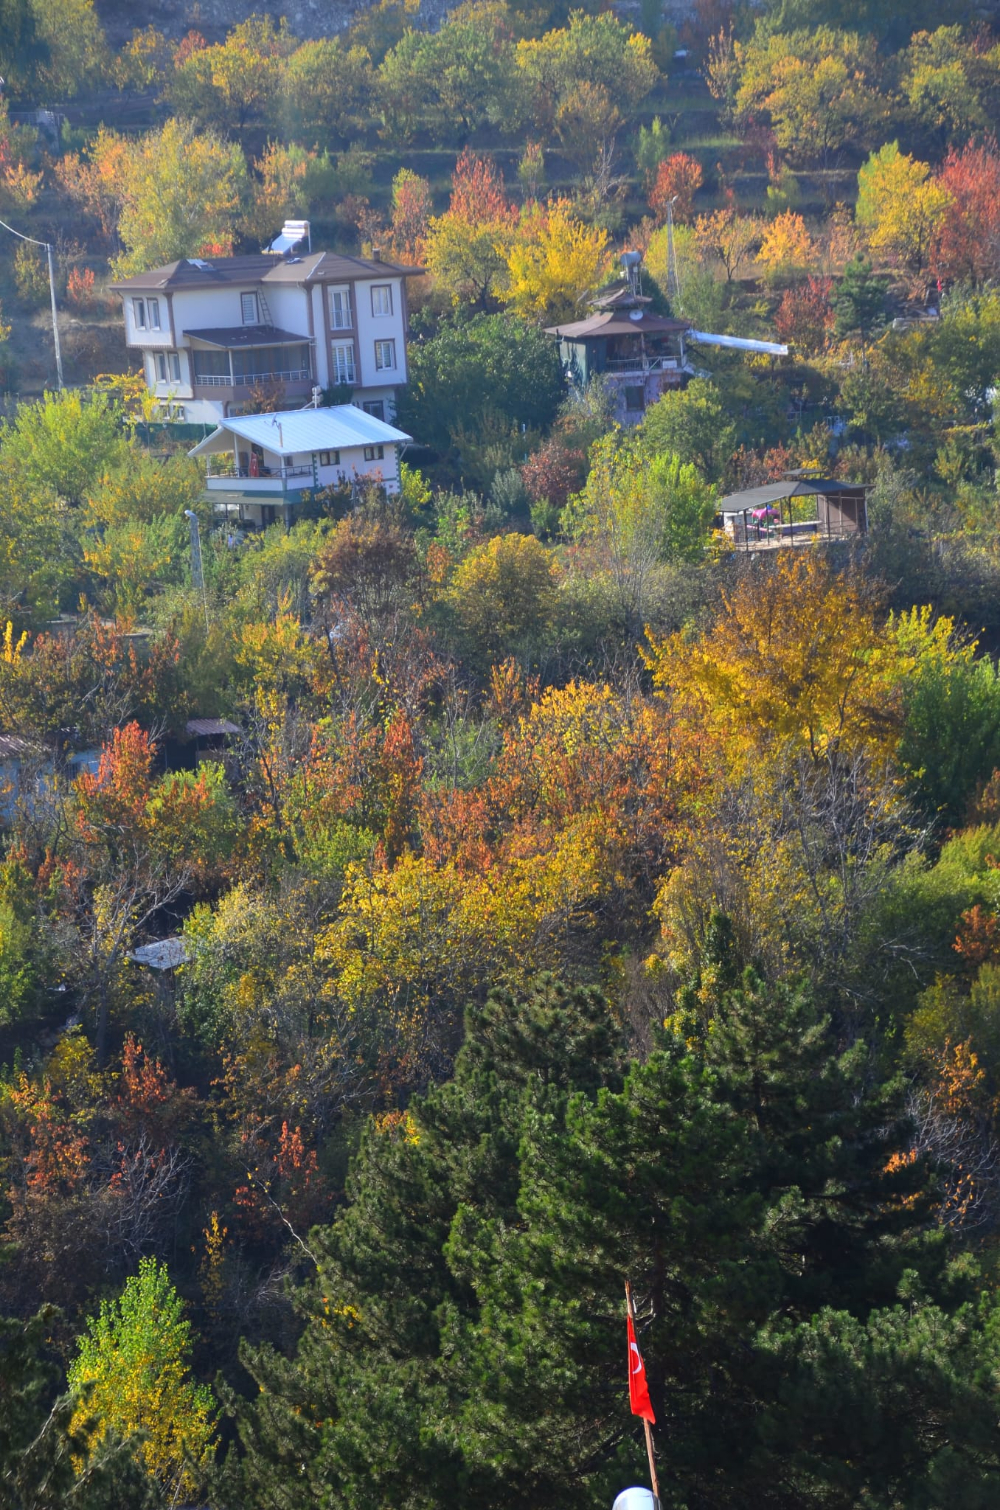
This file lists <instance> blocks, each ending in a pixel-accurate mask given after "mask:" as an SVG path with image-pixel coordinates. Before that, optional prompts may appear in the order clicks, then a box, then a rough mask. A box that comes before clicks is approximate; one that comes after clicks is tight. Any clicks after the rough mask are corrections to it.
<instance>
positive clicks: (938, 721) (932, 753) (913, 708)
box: [899, 631, 1000, 827]
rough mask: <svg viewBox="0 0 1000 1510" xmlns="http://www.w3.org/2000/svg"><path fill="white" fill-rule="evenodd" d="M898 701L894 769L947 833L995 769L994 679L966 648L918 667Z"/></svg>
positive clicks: (999, 722) (998, 753) (999, 745)
mask: <svg viewBox="0 0 1000 1510" xmlns="http://www.w3.org/2000/svg"><path fill="white" fill-rule="evenodd" d="M904 632H905V631H904ZM903 700H904V710H905V711H904V724H903V734H902V739H901V741H900V746H899V759H900V763H901V765H902V767H903V769H904V770H905V771H906V772H907V773H908V774H909V775H910V777H911V780H912V782H913V785H914V788H915V790H916V792H917V793H918V794H919V797H920V801H921V804H922V805H923V806H924V807H925V808H926V810H927V811H928V813H929V814H931V815H932V816H935V817H937V818H938V819H939V820H940V821H941V822H942V823H943V824H945V825H946V826H948V827H952V826H954V825H956V824H958V823H960V822H961V820H962V819H963V817H964V816H965V812H966V809H967V807H968V804H969V801H970V799H971V798H972V796H973V795H974V794H975V791H976V788H977V786H980V785H982V784H985V782H986V781H988V780H989V778H990V776H991V775H992V774H993V772H994V770H996V769H997V768H998V767H1000V677H998V674H997V670H996V668H995V666H994V665H993V662H992V661H991V660H990V658H989V657H988V656H982V657H980V658H979V659H976V658H975V657H974V655H973V647H971V646H970V647H969V649H968V653H967V654H965V655H963V656H962V657H961V659H959V660H954V659H949V660H947V661H945V660H938V659H937V658H936V657H927V658H925V659H924V660H922V661H921V662H919V663H918V665H917V669H916V673H915V675H914V676H912V677H911V678H909V679H908V680H907V684H906V686H905V687H904V689H903Z"/></svg>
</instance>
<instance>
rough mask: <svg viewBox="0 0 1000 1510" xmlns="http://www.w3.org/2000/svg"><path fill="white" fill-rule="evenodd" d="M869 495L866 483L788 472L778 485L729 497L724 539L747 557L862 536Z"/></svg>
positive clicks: (724, 503) (723, 511) (724, 515)
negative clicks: (748, 552) (755, 551)
mask: <svg viewBox="0 0 1000 1510" xmlns="http://www.w3.org/2000/svg"><path fill="white" fill-rule="evenodd" d="M868 492H869V489H868V486H867V485H866V484H865V483H856V482H840V481H839V480H838V479H837V478H834V477H819V476H817V475H815V474H814V473H806V472H789V473H787V474H786V475H785V477H784V478H782V479H781V480H780V481H777V482H766V483H763V484H761V486H760V487H756V488H746V489H744V490H743V492H740V493H730V494H729V496H728V497H726V498H723V499H722V501H721V503H720V504H719V513H720V514H721V516H722V527H723V530H724V531H725V533H726V534H727V535H728V536H729V538H730V539H731V540H732V541H733V542H734V544H735V545H737V546H740V547H742V548H743V549H744V550H747V551H753V550H768V549H773V548H775V547H776V546H782V545H801V544H804V543H808V542H810V541H813V540H819V541H820V542H823V541H832V540H844V539H849V538H851V537H852V536H857V535H864V534H867V531H868V503H867V499H868ZM797 499H801V500H802V502H801V504H800V505H799V506H798V507H796V500H797Z"/></svg>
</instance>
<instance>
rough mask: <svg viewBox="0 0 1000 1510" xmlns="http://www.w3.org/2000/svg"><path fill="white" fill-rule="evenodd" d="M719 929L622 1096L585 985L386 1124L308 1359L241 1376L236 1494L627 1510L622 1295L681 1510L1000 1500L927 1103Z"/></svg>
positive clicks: (553, 987)
mask: <svg viewBox="0 0 1000 1510" xmlns="http://www.w3.org/2000/svg"><path fill="white" fill-rule="evenodd" d="M709 935H710V947H709V950H708V952H707V959H706V967H705V969H704V970H703V972H702V975H701V978H700V979H699V980H698V981H696V982H693V983H692V986H691V989H690V990H689V991H688V992H686V993H685V995H684V999H683V1001H682V1002H681V1004H680V1010H679V1012H678V1014H677V1016H676V1018H674V1019H672V1020H670V1022H669V1023H668V1024H667V1026H666V1028H665V1030H664V1031H663V1033H662V1034H661V1036H660V1038H659V1041H658V1042H657V1044H656V1046H655V1047H654V1050H653V1052H652V1053H651V1054H650V1055H649V1056H648V1058H647V1059H646V1060H645V1061H644V1062H642V1063H633V1064H632V1065H630V1066H629V1067H628V1069H627V1072H626V1073H625V1074H624V1077H622V1066H621V1064H620V1061H619V1056H618V1051H617V1045H616V1042H615V1037H614V1034H613V1031H612V1029H611V1025H610V1022H609V1020H608V1017H607V1013H606V1009H605V1008H604V1007H603V1004H602V1003H601V1002H600V1000H599V998H597V997H596V996H595V995H593V994H591V993H581V992H568V991H567V990H566V989H565V988H564V987H560V986H559V985H558V983H556V982H554V981H552V980H551V979H545V980H542V981H540V982H539V983H538V984H537V986H536V989H535V991H534V992H533V993H531V994H530V995H529V996H528V997H527V998H526V999H525V1000H523V1001H517V1000H514V999H512V998H510V997H506V996H498V995H494V996H493V997H491V998H490V1000H489V1001H488V1003H487V1004H486V1006H485V1007H484V1008H483V1009H481V1010H478V1011H470V1013H469V1015H468V1019H467V1037H466V1042H465V1046H464V1047H463V1049H462V1052H461V1054H460V1056H459V1059H458V1062H457V1064H456V1070H455V1075H454V1077H453V1079H452V1081H451V1082H449V1083H448V1084H447V1085H445V1086H442V1087H440V1088H438V1089H436V1090H434V1091H432V1092H431V1093H430V1094H429V1095H428V1096H427V1097H425V1098H424V1099H423V1101H421V1102H418V1103H416V1104H415V1105H414V1106H413V1107H412V1108H411V1110H410V1112H409V1113H407V1114H406V1115H405V1116H398V1115H397V1116H396V1117H394V1118H392V1119H384V1120H383V1121H382V1122H381V1123H378V1122H376V1123H375V1124H373V1126H372V1128H371V1129H370V1130H369V1132H368V1133H367V1135H366V1137H365V1140H364V1142H363V1145H362V1149H361V1152H360V1154H359V1157H358V1159H357V1161H356V1163H355V1166H354V1170H353V1173H352V1179H351V1188H350V1205H349V1206H348V1207H347V1209H346V1210H345V1211H344V1212H343V1214H342V1215H341V1217H340V1218H339V1219H338V1220H337V1221H336V1222H335V1223H334V1224H333V1226H332V1227H331V1228H328V1229H327V1230H326V1231H325V1232H322V1233H316V1234H313V1237H312V1239H311V1242H312V1243H313V1244H314V1251H315V1252H316V1253H317V1257H318V1266H319V1274H318V1279H317V1281H316V1283H315V1284H312V1285H309V1286H307V1287H305V1288H304V1290H303V1291H302V1292H301V1293H300V1296H299V1305H300V1309H301V1312H302V1315H303V1320H304V1331H303V1335H302V1338H301V1341H300V1343H299V1346H298V1350H297V1353H296V1356H295V1357H294V1358H292V1359H284V1358H279V1357H278V1356H277V1355H275V1354H274V1353H271V1352H267V1351H266V1350H264V1351H258V1352H256V1353H248V1354H247V1355H246V1360H245V1361H246V1362H247V1364H248V1366H249V1367H250V1369H251V1371H252V1372H253V1374H254V1375H255V1377H256V1379H257V1381H258V1383H259V1385H260V1386H261V1390H262V1393H261V1395H260V1397H259V1398H258V1400H257V1401H256V1402H254V1403H252V1404H250V1405H243V1406H242V1407H236V1409H237V1415H238V1418H239V1428H240V1435H241V1440H242V1445H243V1449H244V1454H245V1455H244V1457H243V1460H242V1462H240V1461H238V1460H237V1459H236V1458H231V1460H230V1462H229V1464H228V1465H227V1468H226V1474H225V1476H224V1478H223V1481H222V1482H221V1483H220V1486H219V1490H218V1499H219V1503H220V1504H223V1505H233V1506H236V1505H240V1506H258V1505H259V1506H261V1507H263V1506H265V1505H266V1506H268V1507H269V1510H270V1507H274V1510H300V1507H302V1510H304V1507H306V1506H313V1505H316V1504H320V1503H322V1504H323V1505H325V1506H329V1507H331V1510H372V1507H374V1506H378V1507H380V1510H381V1507H387V1510H388V1507H390V1506H392V1507H394V1510H396V1507H400V1506H405V1507H407V1510H432V1507H434V1510H437V1507H439V1506H440V1505H441V1504H443V1503H452V1502H454V1501H455V1500H459V1501H463V1502H468V1503H473V1504H475V1505H476V1506H477V1507H483V1510H508V1507H512V1506H515V1505H516V1506H518V1507H524V1510H571V1507H573V1510H580V1507H590V1506H593V1507H594V1510H597V1507H598V1506H602V1507H605V1510H606V1506H607V1505H608V1504H609V1503H610V1502H611V1500H612V1498H613V1497H614V1494H615V1493H616V1492H617V1490H619V1489H620V1488H621V1487H622V1485H623V1484H625V1483H627V1482H629V1480H631V1479H635V1478H637V1477H638V1476H640V1475H641V1474H642V1472H643V1451H642V1445H641V1444H642V1437H641V1432H640V1431H639V1430H637V1429H636V1423H635V1422H634V1420H633V1418H632V1417H631V1416H630V1414H629V1412H628V1406H627V1395H626V1390H625V1370H624V1330H623V1305H622V1281H623V1279H624V1278H625V1277H629V1278H630V1279H631V1281H632V1283H633V1287H634V1290H635V1293H636V1296H637V1299H638V1301H639V1312H640V1323H639V1324H640V1335H641V1341H642V1346H643V1353H644V1357H645V1361H646V1367H647V1373H648V1376H649V1380H650V1386H651V1392H652V1396H653V1402H654V1405H655V1408H656V1411H657V1417H658V1422H659V1427H658V1441H659V1450H660V1462H661V1489H662V1492H663V1498H664V1503H665V1505H669V1506H671V1507H677V1510H680V1507H681V1506H685V1507H690V1510H702V1507H704V1510H709V1507H711V1510H728V1507H730V1506H731V1507H733V1510H736V1507H737V1506H745V1505H747V1504H753V1505H755V1506H756V1505H761V1506H775V1507H780V1510H792V1507H793V1506H794V1507H796V1510H798V1507H802V1506H808V1507H815V1510H827V1507H830V1506H833V1507H837V1510H839V1507H840V1506H843V1507H844V1510H847V1507H848V1506H854V1505H857V1504H858V1503H861V1502H862V1501H864V1502H866V1503H869V1502H870V1503H872V1504H873V1505H874V1504H879V1505H884V1506H886V1507H889V1506H896V1505H902V1504H906V1505H907V1506H909V1505H913V1506H927V1507H930V1506H931V1505H937V1504H940V1503H942V1502H943V1501H942V1499H941V1498H939V1497H938V1486H939V1485H943V1486H947V1487H951V1486H954V1487H955V1488H956V1490H961V1491H962V1493H960V1494H959V1495H958V1498H957V1499H956V1503H959V1502H960V1503H963V1504H965V1503H969V1504H972V1505H977V1504H979V1503H980V1502H983V1501H982V1494H984V1493H986V1492H987V1491H991V1492H995V1491H996V1488H997V1486H998V1484H1000V1479H998V1474H1000V1431H998V1429H997V1426H996V1422H995V1411H994V1416H993V1417H991V1416H990V1411H991V1409H992V1396H991V1384H990V1380H991V1379H992V1377H993V1375H992V1372H991V1370H992V1369H993V1366H994V1363H993V1359H994V1354H995V1351H996V1343H995V1341H994V1338H995V1336H996V1335H997V1334H998V1333H1000V1323H998V1322H997V1321H995V1320H994V1319H993V1317H992V1314H991V1313H990V1312H989V1311H984V1312H983V1314H982V1315H981V1316H980V1315H977V1314H976V1313H975V1312H974V1311H973V1310H972V1309H971V1306H970V1302H969V1298H968V1296H969V1288H970V1284H971V1277H970V1275H969V1274H968V1273H963V1272H962V1271H961V1266H959V1267H958V1268H956V1267H955V1266H954V1265H952V1266H951V1267H949V1266H948V1265H947V1263H946V1257H947V1254H946V1249H945V1245H944V1242H943V1239H942V1238H941V1237H940V1235H939V1234H938V1233H937V1232H936V1230H935V1229H934V1227H933V1224H932V1223H929V1222H928V1211H929V1201H930V1195H931V1186H930V1175H929V1171H928V1170H927V1169H926V1168H925V1167H924V1166H923V1165H922V1164H921V1163H920V1162H919V1161H916V1160H912V1159H911V1158H909V1156H908V1153H907V1146H908V1128H907V1125H906V1122H905V1118H903V1117H902V1116H901V1111H900V1107H901V1098H900V1087H899V1086H898V1085H896V1084H894V1083H890V1084H889V1085H886V1086H883V1085H880V1084H879V1083H878V1080H877V1077H876V1076H875V1075H874V1074H873V1073H872V1069H871V1065H870V1063H869V1061H868V1058H867V1056H866V1054H865V1051H864V1049H863V1047H862V1046H857V1045H856V1046H854V1047H853V1048H851V1049H848V1050H847V1051H846V1052H845V1051H844V1048H843V1046H842V1045H839V1044H837V1042H836V1041H835V1040H834V1037H833V1034H832V1032H831V1029H830V1025H829V1023H828V1022H827V1021H826V1020H825V1019H824V1017H823V1015H822V1013H821V1012H820V1011H819V1010H818V1009H817V1007H816V1006H815V1004H814V1003H813V1002H812V1000H811V998H810V996H809V995H808V993H807V992H805V991H804V990H800V989H798V988H795V987H792V986H788V985H779V986H771V985H769V984H767V983H766V982H764V981H763V980H762V979H761V978H760V977H759V975H757V974H755V973H754V972H753V971H741V970H740V968H739V966H738V964H737V961H736V957H735V951H734V949H733V946H732V939H731V930H730V929H729V928H728V925H727V923H726V920H725V919H721V918H720V919H715V920H713V924H712V927H711V928H710V930H709ZM922 1338H926V1339H927V1345H926V1347H924V1344H923V1342H922V1341H921V1339H922ZM935 1339H937V1341H935ZM948 1339H951V1341H952V1342H954V1344H955V1346H956V1348H957V1353H956V1357H955V1358H954V1359H953V1358H952V1357H950V1356H949V1353H948V1346H949V1342H948ZM959 1344H960V1345H959ZM914 1347H919V1348H920V1349H922V1351H921V1352H920V1354H919V1356H918V1355H917V1354H915V1353H914V1351H913V1349H914ZM869 1363H870V1364H871V1377H870V1378H868V1377H867V1376H866V1373H865V1370H866V1368H868V1365H869ZM788 1380H794V1381H795V1387H794V1389H790V1388H789V1387H786V1381H788ZM908 1395H910V1396H912V1409H913V1412H914V1414H913V1416H912V1418H911V1419H905V1420H904V1416H903V1412H904V1410H905V1407H906V1403H907V1397H908ZM231 1403H233V1402H231ZM869 1411H870V1412H871V1415H870V1418H869V1416H868V1414H866V1413H867V1412H869ZM852 1425H853V1429H854V1432H855V1436H856V1441H855V1443H854V1445H853V1446H849V1445H848V1438H849V1435H850V1431H851V1429H852ZM949 1442H950V1443H952V1444H953V1449H952V1448H949V1447H948V1443H949ZM921 1449H925V1455H924V1456H923V1457H921V1455H920V1454H921ZM949 1452H950V1453H951V1456H949ZM900 1489H905V1493H902V1494H901V1493H899V1492H897V1490H900ZM965 1492H967V1493H968V1496H969V1497H968V1498H967V1499H966V1498H963V1497H962V1494H964V1493H965ZM976 1496H979V1498H977V1497H976Z"/></svg>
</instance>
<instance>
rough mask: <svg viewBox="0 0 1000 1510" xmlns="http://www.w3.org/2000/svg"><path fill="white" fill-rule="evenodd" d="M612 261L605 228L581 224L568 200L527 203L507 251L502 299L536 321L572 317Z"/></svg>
mask: <svg viewBox="0 0 1000 1510" xmlns="http://www.w3.org/2000/svg"><path fill="white" fill-rule="evenodd" d="M610 265H611V252H610V246H609V240H608V233H607V231H605V230H602V229H601V228H600V227H599V226H587V225H584V224H583V222H582V221H581V220H579V219H578V218H577V216H576V215H575V214H574V213H573V209H572V206H571V205H570V202H569V200H565V199H557V200H554V201H551V202H550V203H548V204H546V205H543V206H535V207H530V208H528V209H527V210H526V211H524V212H522V215H521V219H520V223H519V225H518V228H517V233H516V238H515V240H514V242H513V244H512V245H511V247H510V250H509V251H508V253H507V268H508V281H507V286H506V288H505V290H504V294H503V298H504V302H505V303H506V304H508V305H510V307H511V308H512V309H514V310H515V312H516V313H517V314H519V315H520V316H521V317H522V318H523V319H526V320H531V321H533V322H537V323H538V324H547V323H552V324H555V323H557V322H558V321H560V320H568V319H571V318H572V317H573V315H574V313H576V312H577V311H578V310H579V308H580V305H581V303H582V302H583V301H584V299H586V297H587V295H588V294H591V293H593V292H594V290H595V289H596V288H597V287H599V285H600V284H601V282H602V281H603V279H604V278H605V276H606V275H607V272H608V269H609V267H610Z"/></svg>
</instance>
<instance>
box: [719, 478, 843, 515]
mask: <svg viewBox="0 0 1000 1510" xmlns="http://www.w3.org/2000/svg"><path fill="white" fill-rule="evenodd" d="M864 486H865V485H864V483H860V482H838V481H837V480H836V479H835V478H833V477H810V478H804V477H796V478H790V479H787V478H786V480H785V481H784V482H765V483H764V484H763V485H762V486H761V487H759V488H747V489H746V490H745V491H744V492H742V493H730V494H729V497H728V498H723V499H722V501H721V502H720V504H719V509H720V510H721V511H722V512H723V513H725V514H732V513H739V512H740V510H741V509H759V508H763V507H764V506H765V505H766V504H768V503H778V502H780V500H781V499H783V498H806V497H809V496H810V495H812V494H814V493H822V494H823V495H824V496H827V497H828V496H829V495H830V494H833V493H858V492H862V491H863V490H864Z"/></svg>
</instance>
